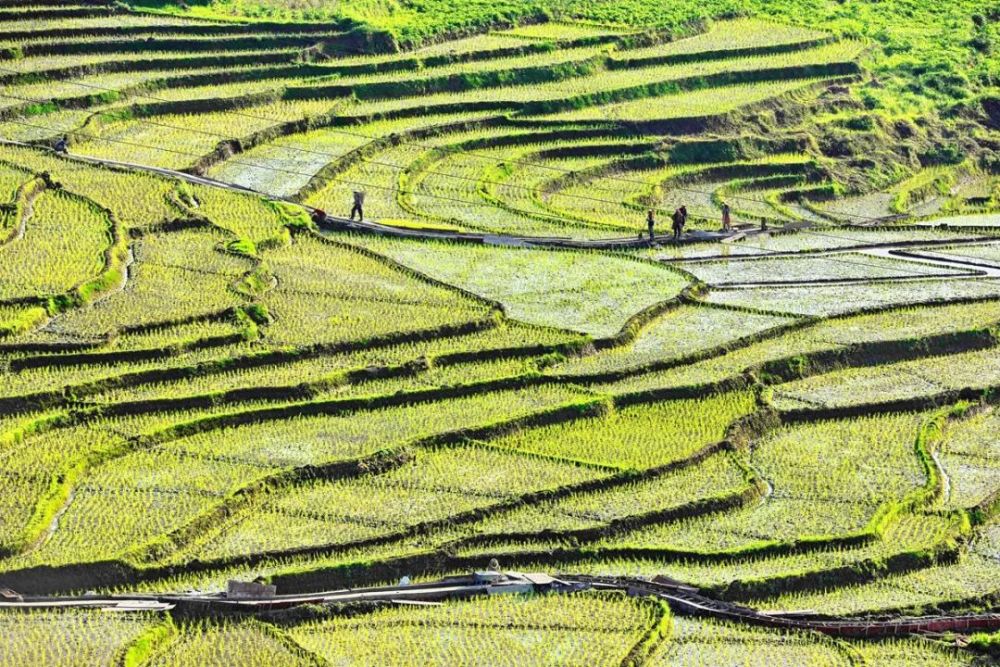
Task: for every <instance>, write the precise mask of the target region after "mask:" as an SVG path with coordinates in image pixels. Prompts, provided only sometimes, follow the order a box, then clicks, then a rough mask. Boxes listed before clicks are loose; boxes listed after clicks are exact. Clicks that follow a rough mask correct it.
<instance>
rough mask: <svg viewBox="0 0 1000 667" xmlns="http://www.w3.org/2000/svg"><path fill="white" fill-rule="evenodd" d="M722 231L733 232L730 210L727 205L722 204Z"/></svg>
mask: <svg viewBox="0 0 1000 667" xmlns="http://www.w3.org/2000/svg"><path fill="white" fill-rule="evenodd" d="M722 231H724V232H731V231H733V219H732V215H731V209H730V208H729V204H727V203H726V202H722Z"/></svg>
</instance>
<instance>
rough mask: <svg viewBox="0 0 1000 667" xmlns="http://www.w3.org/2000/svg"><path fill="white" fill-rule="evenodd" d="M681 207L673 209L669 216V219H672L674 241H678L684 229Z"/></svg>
mask: <svg viewBox="0 0 1000 667" xmlns="http://www.w3.org/2000/svg"><path fill="white" fill-rule="evenodd" d="M681 208H683V207H681ZM681 208H679V209H677V210H675V211H674V214H673V215H672V216H671V220H673V224H672V225H671V227H672V229H673V230H674V241H680V240H681V233H682V232H683V231H684V214H683V213H682V212H681Z"/></svg>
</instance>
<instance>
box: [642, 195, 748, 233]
mask: <svg viewBox="0 0 1000 667" xmlns="http://www.w3.org/2000/svg"><path fill="white" fill-rule="evenodd" d="M687 217H688V211H687V206H680V207H678V208H677V209H675V210H674V212H673V214H672V215H671V216H670V221H671V224H670V228H671V229H672V230H673V232H674V236H673V240H674V242H675V243H677V242H680V240H681V237H682V236H683V235H684V227H685V226H686V225H687ZM646 225H647V226H648V227H649V240H650V242H652V241H653V229H654V227H655V226H656V215H655V212H654V211H653V209H649V212H648V213H647V214H646ZM722 231H723V232H725V233H727V234H728V233H729V232H731V231H733V220H732V209H730V208H729V204H726V203H725V202H723V204H722Z"/></svg>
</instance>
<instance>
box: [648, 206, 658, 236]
mask: <svg viewBox="0 0 1000 667" xmlns="http://www.w3.org/2000/svg"><path fill="white" fill-rule="evenodd" d="M655 224H656V218H655V217H654V216H653V209H649V213H647V214H646V225H647V226H648V227H649V242H650V243H652V242H653V226H654V225H655Z"/></svg>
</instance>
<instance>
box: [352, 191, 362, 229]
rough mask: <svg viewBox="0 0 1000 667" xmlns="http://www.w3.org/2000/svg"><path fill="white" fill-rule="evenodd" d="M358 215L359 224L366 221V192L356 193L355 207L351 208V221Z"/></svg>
mask: <svg viewBox="0 0 1000 667" xmlns="http://www.w3.org/2000/svg"><path fill="white" fill-rule="evenodd" d="M355 213H357V215H358V222H364V221H365V192H364V190H355V191H354V206H353V207H351V220H354V214H355Z"/></svg>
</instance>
